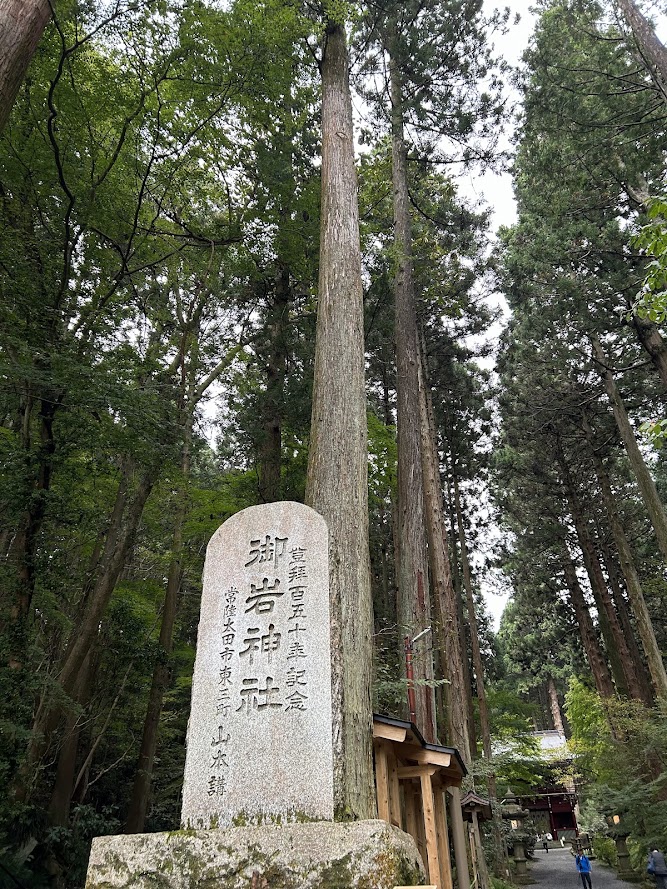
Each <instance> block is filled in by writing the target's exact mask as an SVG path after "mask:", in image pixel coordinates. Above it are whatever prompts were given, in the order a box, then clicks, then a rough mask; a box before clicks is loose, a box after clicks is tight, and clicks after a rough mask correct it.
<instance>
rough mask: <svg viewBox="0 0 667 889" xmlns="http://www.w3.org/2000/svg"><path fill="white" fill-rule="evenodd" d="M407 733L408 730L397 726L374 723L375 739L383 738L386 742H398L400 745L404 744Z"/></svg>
mask: <svg viewBox="0 0 667 889" xmlns="http://www.w3.org/2000/svg"><path fill="white" fill-rule="evenodd" d="M407 733H408V730H407V729H405V728H399V727H398V726H395V725H385V724H384V723H382V722H374V723H373V737H374V738H383V739H384V740H385V741H397V742H398V743H399V744H402V743H403V741H405V736H406V735H407Z"/></svg>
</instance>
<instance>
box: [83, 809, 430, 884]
mask: <svg viewBox="0 0 667 889" xmlns="http://www.w3.org/2000/svg"><path fill="white" fill-rule="evenodd" d="M423 882H424V868H423V865H422V861H421V858H420V856H419V853H418V851H417V846H416V844H415V842H414V840H413V839H412V837H410V836H409V835H408V834H407V833H404V832H403V831H401V830H398V829H397V828H395V827H393V826H391V825H389V824H387V823H386V822H384V821H356V822H352V823H341V824H338V823H332V822H322V821H320V822H314V823H308V824H286V825H283V826H280V825H266V826H262V827H234V828H229V829H227V830H200V831H188V830H182V831H176V832H174V833H154V834H139V835H134V836H113V837H97V838H96V839H95V840H93V847H92V850H91V854H90V862H89V866H88V877H87V880H86V889H267V887H270V889H369V887H373V889H394V887H395V886H414V885H419V884H423Z"/></svg>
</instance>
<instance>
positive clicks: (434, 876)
mask: <svg viewBox="0 0 667 889" xmlns="http://www.w3.org/2000/svg"><path fill="white" fill-rule="evenodd" d="M420 777H421V787H422V801H423V804H424V830H425V833H426V860H427V862H428V878H429V880H430V881H431V883H433V882H434V881H435V882H436V883H438V882H439V881H440V857H439V855H438V832H437V828H436V823H435V801H434V799H433V787H432V785H431V773H430V771H428V770H427V769H422V772H421V775H420ZM439 889H443V887H442V886H440V887H439Z"/></svg>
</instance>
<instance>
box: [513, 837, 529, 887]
mask: <svg viewBox="0 0 667 889" xmlns="http://www.w3.org/2000/svg"><path fill="white" fill-rule="evenodd" d="M514 868H515V870H514V880H515V882H517V883H530V882H532V880H531V879H530V877H529V876H528V864H527V861H526V853H525V851H524V848H523V843H522V842H520V841H518V840H515V842H514Z"/></svg>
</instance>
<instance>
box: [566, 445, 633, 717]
mask: <svg viewBox="0 0 667 889" xmlns="http://www.w3.org/2000/svg"><path fill="white" fill-rule="evenodd" d="M559 462H560V466H561V470H562V473H563V481H564V485H565V495H566V498H567V502H568V504H569V506H570V513H571V515H572V521H573V523H574V527H575V530H576V533H577V540H578V541H579V546H580V547H581V552H582V555H583V557H584V565H585V566H586V573H587V574H588V579H589V581H590V584H591V590H592V593H593V598H594V599H595V604H596V606H597V609H598V615H599V619H600V628H601V629H602V634H603V636H604V639H605V646H606V648H607V655H608V657H609V661H610V663H611V667H612V672H613V674H614V680H615V682H616V686H617V688H618V689H619V691H621V692H626V691H627V693H628V694H629V695H630V697H632V698H636V699H638V700H641V697H642V693H641V686H640V682H639V679H638V677H637V674H636V672H635V669H634V663H633V660H632V656H631V654H630V649H629V648H628V643H627V641H626V639H625V635H624V634H623V629H622V627H621V624H620V621H619V619H618V615H617V613H616V609H615V608H614V603H613V601H612V598H611V595H610V593H609V588H608V586H607V581H606V580H605V577H604V574H603V573H602V566H601V565H600V558H599V556H598V553H597V550H596V548H595V544H594V541H593V538H592V536H591V532H590V530H589V527H588V523H587V521H586V518H585V516H584V514H583V511H582V508H581V504H580V502H579V498H578V497H577V495H576V493H575V488H574V482H573V480H572V477H571V475H570V471H569V469H568V467H567V465H566V463H565V460H564V457H563V455H562V452H561V453H560V454H559Z"/></svg>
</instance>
